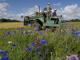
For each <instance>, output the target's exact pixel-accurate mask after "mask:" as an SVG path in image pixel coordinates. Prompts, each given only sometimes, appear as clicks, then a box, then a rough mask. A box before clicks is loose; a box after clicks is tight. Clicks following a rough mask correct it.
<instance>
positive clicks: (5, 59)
mask: <svg viewBox="0 0 80 60" xmlns="http://www.w3.org/2000/svg"><path fill="white" fill-rule="evenodd" d="M8 58H9V57H8V56H4V57H2V58H1V60H8Z"/></svg>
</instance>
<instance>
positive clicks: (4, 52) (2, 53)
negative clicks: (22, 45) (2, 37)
mask: <svg viewBox="0 0 80 60" xmlns="http://www.w3.org/2000/svg"><path fill="white" fill-rule="evenodd" d="M7 52H8V51H6V50H5V51H1V52H0V53H1V55H5V54H6V53H7Z"/></svg>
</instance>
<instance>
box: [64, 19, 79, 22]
mask: <svg viewBox="0 0 80 60" xmlns="http://www.w3.org/2000/svg"><path fill="white" fill-rule="evenodd" d="M63 21H65V22H80V19H72V20H63Z"/></svg>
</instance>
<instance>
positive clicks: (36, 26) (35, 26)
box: [30, 21, 41, 30]
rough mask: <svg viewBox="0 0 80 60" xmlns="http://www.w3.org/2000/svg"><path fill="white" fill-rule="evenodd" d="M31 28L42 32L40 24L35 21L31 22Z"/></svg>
mask: <svg viewBox="0 0 80 60" xmlns="http://www.w3.org/2000/svg"><path fill="white" fill-rule="evenodd" d="M30 27H31V29H33V30H35V29H38V30H40V29H41V25H40V24H39V23H37V22H34V21H31V22H30Z"/></svg>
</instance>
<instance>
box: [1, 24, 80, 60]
mask: <svg viewBox="0 0 80 60" xmlns="http://www.w3.org/2000/svg"><path fill="white" fill-rule="evenodd" d="M72 28H75V31H74V32H77V31H80V26H79V25H73V24H63V25H62V26H61V27H60V30H56V31H55V32H51V31H47V32H46V31H45V30H40V31H39V32H36V31H34V30H32V29H31V28H28V27H26V28H23V29H22V28H20V30H19V29H18V28H9V29H0V49H1V50H2V51H4V50H7V51H8V52H7V53H6V54H4V55H1V54H0V57H4V56H8V57H9V60H11V58H12V59H15V60H22V58H23V59H24V60H36V59H38V60H62V59H64V60H66V56H67V55H68V54H78V52H79V49H80V47H79V46H80V38H79V37H78V36H76V35H74V34H72ZM13 30H15V31H16V32H15V33H16V34H15V35H14V32H13ZM29 30H30V31H31V32H28V31H29ZM24 31H27V33H25V34H24V33H23V32H24ZM67 31H69V32H67ZM7 32H10V34H8V35H5V34H6V33H7ZM31 33H33V34H34V35H31ZM2 36H4V37H2ZM36 40H39V44H37V45H35V46H32V45H31V43H32V42H36ZM42 40H45V41H46V42H47V43H46V44H45V43H43V44H42V45H40V43H41V41H42ZM9 41H12V43H13V44H16V46H12V45H11V43H10V44H9V43H8V42H9ZM27 46H30V47H32V49H31V50H28V51H25V49H27ZM38 47H40V49H39V50H37V48H38ZM46 49H49V51H48V52H47V51H46ZM37 52H40V54H42V55H41V56H39V55H36V53H37Z"/></svg>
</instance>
